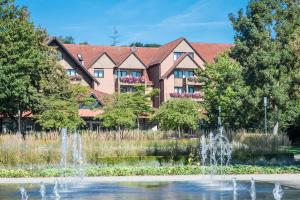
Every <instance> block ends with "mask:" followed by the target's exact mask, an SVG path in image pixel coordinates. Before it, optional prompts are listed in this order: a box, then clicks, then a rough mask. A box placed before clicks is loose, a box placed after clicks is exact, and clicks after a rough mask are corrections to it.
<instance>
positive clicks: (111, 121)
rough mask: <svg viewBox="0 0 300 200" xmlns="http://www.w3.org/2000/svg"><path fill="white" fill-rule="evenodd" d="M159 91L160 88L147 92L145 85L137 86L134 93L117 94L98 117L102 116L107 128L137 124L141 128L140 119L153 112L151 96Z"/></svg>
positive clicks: (119, 127) (128, 126)
mask: <svg viewBox="0 0 300 200" xmlns="http://www.w3.org/2000/svg"><path fill="white" fill-rule="evenodd" d="M157 93H158V90H157V89H154V90H153V91H152V92H150V93H149V94H145V86H136V87H135V92H133V93H120V94H115V95H114V97H113V99H112V100H111V101H110V102H109V103H108V104H107V105H106V106H105V107H104V114H103V115H102V116H97V118H101V119H102V120H103V125H104V126H105V127H107V128H113V129H119V130H121V129H124V128H133V127H134V126H135V125H136V124H137V125H138V128H139V121H138V119H139V118H140V117H142V116H144V117H145V116H146V117H147V116H149V115H150V114H151V113H152V108H151V97H153V96H154V95H156V94H157ZM136 122H137V123H136Z"/></svg>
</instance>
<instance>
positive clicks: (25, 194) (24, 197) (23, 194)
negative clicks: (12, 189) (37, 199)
mask: <svg viewBox="0 0 300 200" xmlns="http://www.w3.org/2000/svg"><path fill="white" fill-rule="evenodd" d="M20 192H21V199H22V200H27V199H28V197H29V196H28V195H27V191H26V189H25V188H24V187H20Z"/></svg>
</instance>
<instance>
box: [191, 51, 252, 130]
mask: <svg viewBox="0 0 300 200" xmlns="http://www.w3.org/2000/svg"><path fill="white" fill-rule="evenodd" d="M242 70H243V69H242V67H241V65H239V63H237V62H236V61H234V60H233V59H231V58H230V57H229V55H228V53H227V52H226V53H224V54H222V55H219V56H218V57H217V58H216V61H215V63H212V64H207V65H206V69H205V70H204V71H202V70H199V71H197V72H196V73H197V75H198V77H199V78H200V81H201V82H203V83H204V85H203V92H204V94H205V95H204V107H205V109H206V111H207V116H208V125H209V126H210V127H216V126H217V123H218V122H217V119H218V116H219V110H218V107H219V106H220V107H221V110H222V112H221V117H222V124H223V126H225V127H227V128H230V129H238V128H243V126H244V124H245V123H246V121H247V118H246V117H245V116H244V109H246V108H245V107H244V105H245V104H244V99H246V98H247V96H248V88H247V87H246V86H245V83H244V81H243V78H242Z"/></svg>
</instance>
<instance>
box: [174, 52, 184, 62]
mask: <svg viewBox="0 0 300 200" xmlns="http://www.w3.org/2000/svg"><path fill="white" fill-rule="evenodd" d="M183 54H184V52H174V54H173V58H174V61H175V60H177V59H178V58H179V57H180V56H182V55H183Z"/></svg>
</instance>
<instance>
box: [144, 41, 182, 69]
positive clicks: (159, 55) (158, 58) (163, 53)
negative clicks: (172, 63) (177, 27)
mask: <svg viewBox="0 0 300 200" xmlns="http://www.w3.org/2000/svg"><path fill="white" fill-rule="evenodd" d="M183 40H184V38H183V37H181V38H178V39H176V40H174V41H172V42H169V43H167V44H165V45H163V46H161V47H159V48H158V50H157V52H156V53H155V54H154V55H153V58H152V59H151V61H150V63H149V65H155V64H158V63H161V62H162V61H163V60H164V59H165V58H166V57H167V56H168V55H169V54H170V53H171V51H173V49H175V48H176V46H178V44H180V42H182V41H183Z"/></svg>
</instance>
